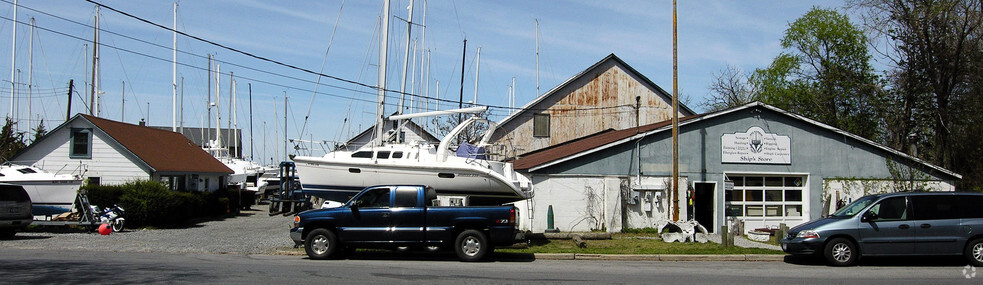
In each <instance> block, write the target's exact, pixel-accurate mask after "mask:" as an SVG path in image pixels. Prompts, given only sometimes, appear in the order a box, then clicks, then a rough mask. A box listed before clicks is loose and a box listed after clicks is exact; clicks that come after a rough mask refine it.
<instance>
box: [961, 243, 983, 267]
mask: <svg viewBox="0 0 983 285" xmlns="http://www.w3.org/2000/svg"><path fill="white" fill-rule="evenodd" d="M965 255H966V259H968V260H969V264H970V265H972V266H976V267H983V238H978V239H974V240H973V241H970V242H969V243H968V244H966V252H965Z"/></svg>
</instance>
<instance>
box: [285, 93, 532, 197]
mask: <svg viewBox="0 0 983 285" xmlns="http://www.w3.org/2000/svg"><path fill="white" fill-rule="evenodd" d="M482 108H483V107H479V108H470V109H469V110H465V111H474V110H476V109H482ZM454 111H455V110H447V111H438V112H440V113H444V114H448V113H453V112H454ZM431 113H433V112H431ZM429 115H430V114H426V113H420V114H414V115H403V116H392V117H390V118H389V119H390V120H399V119H405V118H408V117H414V116H429ZM482 122H484V123H487V124H488V129H487V130H485V132H484V134H483V136H482V137H481V140H480V141H479V142H477V143H476V144H474V145H472V144H468V143H462V144H461V145H460V146H457V149H456V151H451V149H450V148H451V142H452V141H453V140H454V138H455V137H457V135H458V134H460V133H461V132H462V131H464V130H465V129H467V128H468V127H469V126H472V125H475V124H477V123H482ZM495 127H496V124H495V123H494V122H491V121H488V120H486V119H482V118H479V117H477V116H474V117H471V118H470V119H467V120H466V121H464V122H463V123H461V124H459V125H458V126H457V127H455V128H454V129H453V130H452V131H451V132H450V133H448V134H447V135H446V136H444V138H443V139H442V140H441V141H440V144H438V145H433V144H427V143H421V142H408V143H387V144H373V145H367V146H364V147H362V148H359V149H357V150H354V151H347V150H337V151H332V152H329V153H327V154H325V155H323V156H320V157H311V156H295V157H294V158H293V161H294V163H295V164H296V167H297V175H298V176H299V177H300V183H301V185H302V187H303V191H304V193H307V194H310V195H312V196H316V197H320V198H323V199H326V200H329V201H336V202H345V201H347V200H348V199H349V198H351V196H353V195H355V194H356V193H358V191H359V190H361V189H362V188H365V187H368V186H373V185H385V184H417V185H427V186H431V187H433V188H434V189H436V190H437V193H438V195H441V196H444V197H449V198H445V200H447V201H444V203H443V204H465V205H467V204H470V205H497V204H504V203H509V202H514V201H519V200H525V199H529V198H532V197H533V195H534V192H533V187H532V183H531V181H530V180H529V178H527V177H526V176H524V175H522V174H520V173H518V172H516V171H515V170H514V169H513V168H512V163H510V162H501V161H493V160H488V159H487V158H488V153H486V152H485V149H487V147H488V140H489V139H490V138H491V134H492V133H493V132H494V131H495Z"/></svg>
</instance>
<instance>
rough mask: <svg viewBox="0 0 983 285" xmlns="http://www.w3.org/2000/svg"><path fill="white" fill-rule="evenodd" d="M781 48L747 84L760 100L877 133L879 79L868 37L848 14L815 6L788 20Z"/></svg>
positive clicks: (844, 126) (867, 134) (833, 123)
mask: <svg viewBox="0 0 983 285" xmlns="http://www.w3.org/2000/svg"><path fill="white" fill-rule="evenodd" d="M781 44H782V47H783V48H784V49H785V51H784V52H782V53H781V54H779V55H778V56H777V57H776V58H775V60H774V61H773V62H772V63H771V65H769V66H768V67H767V68H764V69H758V70H756V71H755V73H754V75H753V76H752V77H751V79H750V84H751V85H752V86H755V87H756V88H757V90H758V92H759V97H760V99H761V101H763V102H765V103H768V104H771V105H775V106H777V107H779V108H783V109H785V110H788V111H790V112H793V113H797V114H800V115H803V116H806V117H809V118H811V119H814V120H817V121H820V122H823V123H825V124H828V125H831V126H833V127H836V128H840V129H843V130H846V131H848V132H852V133H854V134H858V135H860V136H863V137H865V138H869V139H875V140H876V139H877V138H878V136H879V131H878V130H879V128H878V125H879V123H880V120H879V119H878V117H877V116H876V115H877V112H876V109H875V108H876V107H877V106H878V104H877V103H878V101H880V100H881V98H882V93H883V92H882V88H881V84H880V83H879V81H880V79H879V78H878V76H877V75H876V74H875V73H874V71H873V68H872V67H871V65H870V58H871V56H870V54H869V52H868V50H867V38H866V36H864V33H863V31H861V30H860V29H859V28H857V27H856V26H854V25H853V24H852V23H850V20H849V18H847V16H846V15H843V14H840V13H839V12H836V11H834V10H827V9H821V8H813V9H812V10H810V11H809V12H807V13H806V14H805V15H803V16H802V17H801V18H799V19H797V20H796V21H795V22H793V23H791V24H789V27H788V29H787V30H786V31H785V36H784V37H783V38H782V41H781Z"/></svg>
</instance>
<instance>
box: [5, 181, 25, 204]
mask: <svg viewBox="0 0 983 285" xmlns="http://www.w3.org/2000/svg"><path fill="white" fill-rule="evenodd" d="M30 200H31V197H30V196H28V195H27V191H24V188H23V187H20V186H16V185H0V201H14V202H27V201H30Z"/></svg>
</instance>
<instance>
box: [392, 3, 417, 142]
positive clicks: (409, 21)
mask: <svg viewBox="0 0 983 285" xmlns="http://www.w3.org/2000/svg"><path fill="white" fill-rule="evenodd" d="M412 32H413V0H410V14H409V17H407V18H406V49H405V50H404V51H403V80H402V83H400V87H399V107H398V108H397V110H396V113H397V114H400V115H402V114H403V101H405V100H406V76H407V74H408V73H407V68H409V60H410V41H411V39H412ZM402 125H403V121H402V120H400V121H399V122H398V123H397V124H396V128H397V129H396V130H395V131H396V142H398V143H401V142H402V138H401V136H400V135H399V127H400V126H402Z"/></svg>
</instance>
